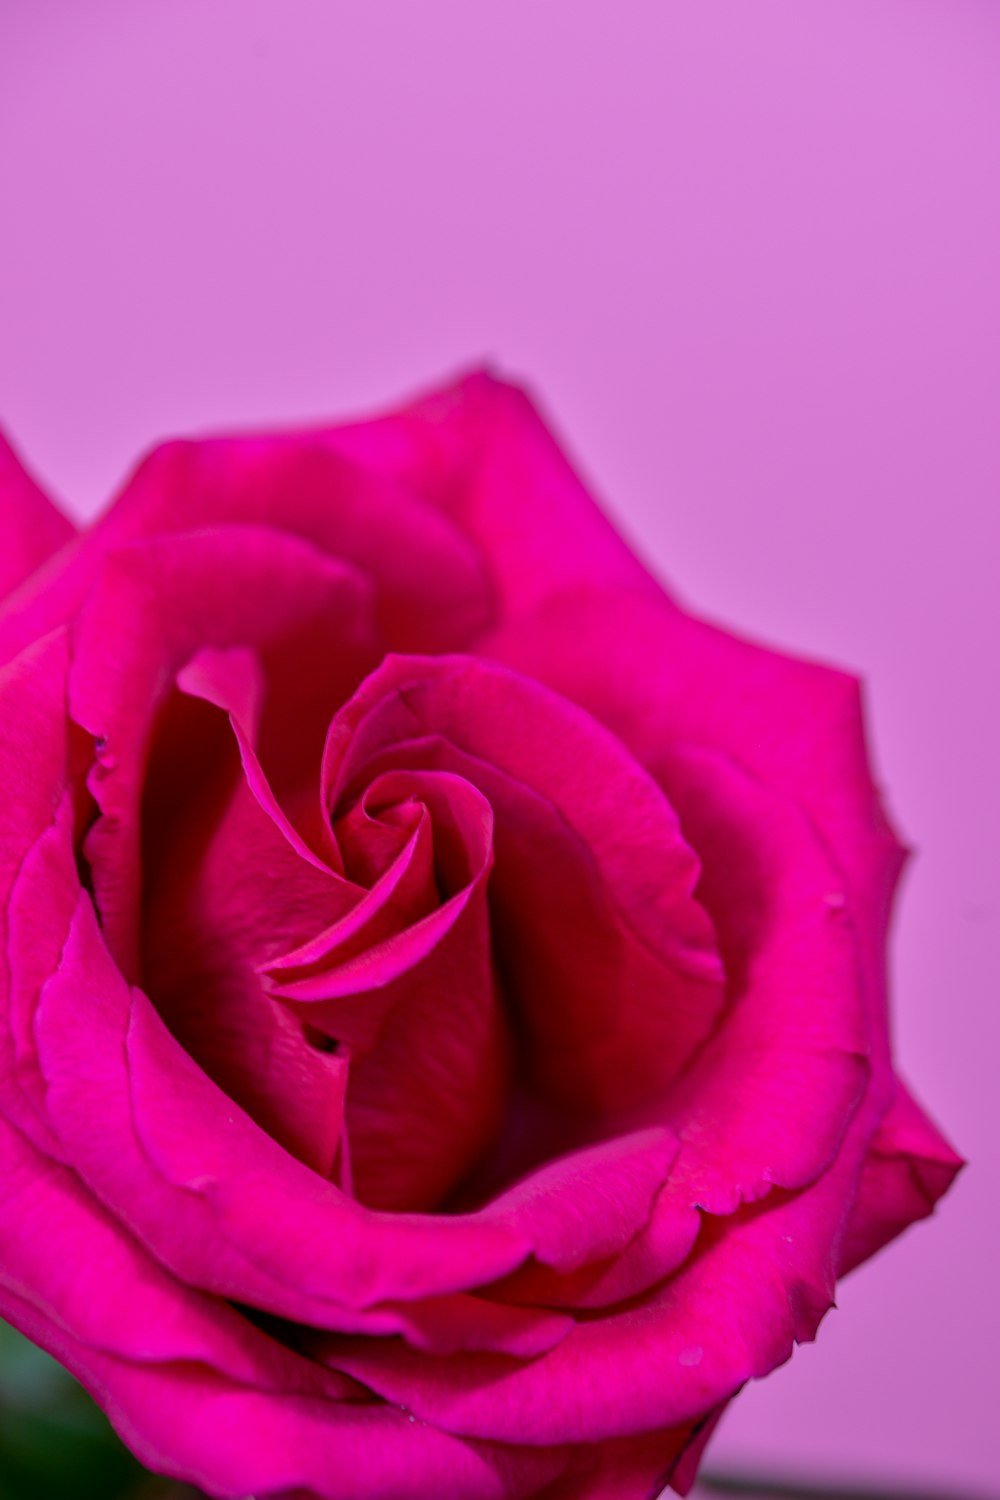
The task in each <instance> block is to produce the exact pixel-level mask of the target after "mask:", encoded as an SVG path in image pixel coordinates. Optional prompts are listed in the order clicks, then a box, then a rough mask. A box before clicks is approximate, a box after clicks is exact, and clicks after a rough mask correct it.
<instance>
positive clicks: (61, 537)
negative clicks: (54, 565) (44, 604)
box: [0, 433, 73, 599]
mask: <svg viewBox="0 0 1000 1500" xmlns="http://www.w3.org/2000/svg"><path fill="white" fill-rule="evenodd" d="M72 536H73V525H72V523H71V522H70V521H69V520H67V518H66V517H65V516H64V515H63V514H62V512H61V511H59V510H57V509H56V507H55V506H54V505H53V504H52V501H51V500H50V499H49V498H48V496H47V495H45V494H44V493H43V492H42V490H41V489H40V488H39V486H38V484H37V483H36V482H35V480H34V479H32V477H31V475H30V474H29V473H28V471H27V470H26V469H25V467H24V465H23V464H22V463H21V460H20V459H19V458H18V456H17V454H16V453H15V452H14V450H13V448H12V447H11V445H10V443H9V442H8V441H7V439H6V438H5V437H4V435H3V433H0V599H2V598H4V596H5V595H8V594H10V593H11V592H12V591H13V590H14V589H16V588H17V586H18V584H20V583H23V582H24V580H25V579H26V578H29V577H30V576H31V575H32V574H33V573H34V572H35V571H36V569H38V568H40V567H41V565H42V563H44V562H45V561H46V560H47V559H48V558H49V557H51V556H52V554H53V553H54V552H58V551H59V549H60V548H61V547H62V546H64V545H65V543H66V542H68V541H69V540H70V538H71V537H72Z"/></svg>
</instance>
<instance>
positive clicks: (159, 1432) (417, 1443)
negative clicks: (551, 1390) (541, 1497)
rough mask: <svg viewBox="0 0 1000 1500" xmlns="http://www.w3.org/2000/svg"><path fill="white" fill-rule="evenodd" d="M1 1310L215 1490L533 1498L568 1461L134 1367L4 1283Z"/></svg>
mask: <svg viewBox="0 0 1000 1500" xmlns="http://www.w3.org/2000/svg"><path fill="white" fill-rule="evenodd" d="M0 1312H2V1313H3V1314H4V1315H5V1316H7V1317H8V1318H9V1319H10V1320H11V1322H13V1323H15V1324H17V1326H19V1327H20V1328H22V1329H23V1330H24V1331H25V1332H26V1333H27V1334H28V1336H29V1337H30V1338H32V1339H34V1340H35V1342H36V1343H39V1344H41V1345H42V1347H43V1348H46V1349H48V1350H49V1352H50V1353H52V1354H54V1355H55V1357H56V1358H57V1359H59V1360H60V1361H61V1362H62V1363H63V1364H64V1365H66V1366H67V1368H68V1369H69V1370H70V1371H71V1372H72V1374H74V1375H75V1376H76V1377H77V1378H78V1379H79V1380H80V1381H82V1383H83V1384H84V1385H85V1386H86V1387H87V1388H88V1389H89V1390H90V1391H91V1393H92V1394H93V1395H94V1396H96V1397H97V1399H98V1400H99V1401H100V1403H101V1405H102V1407H103V1408H104V1409H105V1411H106V1412H107V1414H108V1416H109V1417H110V1419H111V1423H112V1425H113V1426H114V1428H115V1429H116V1431H117V1432H118V1433H119V1435H120V1436H121V1438H122V1439H123V1441H124V1442H125V1443H126V1444H127V1445H128V1446H129V1448H131V1449H132V1451H133V1452H134V1453H135V1454H136V1455H137V1457H138V1458H139V1459H140V1461H141V1462H143V1463H144V1464H146V1466H147V1467H148V1468H151V1469H153V1470H155V1471H156V1472H157V1473H160V1474H163V1475H166V1476H169V1477H171V1478H174V1479H178V1480H181V1481H184V1482H187V1483H190V1484H193V1485H197V1486H198V1488H199V1489H200V1490H204V1491H206V1492H207V1493H208V1494H210V1495H216V1496H223V1497H231V1500H237V1497H244V1496H246V1495H247V1494H248V1493H249V1492H251V1491H253V1492H255V1493H256V1494H259V1495H265V1494H266V1495H272V1494H273V1495H277V1494H283V1495H288V1496H291V1495H293V1494H294V1495H295V1496H297V1497H306V1496H309V1497H316V1500H426V1496H428V1495H430V1494H441V1495H448V1496H449V1500H451V1497H454V1500H507V1497H509V1500H527V1497H529V1496H533V1495H536V1494H537V1493H538V1491H539V1489H540V1488H543V1487H544V1486H545V1485H546V1484H547V1483H549V1481H550V1480H552V1479H553V1477H554V1476H556V1475H558V1474H559V1473H560V1472H561V1471H562V1470H563V1468H564V1467H565V1464H566V1461H567V1459H566V1455H565V1453H564V1452H563V1451H562V1450H559V1449H554V1450H550V1451H549V1452H547V1453H537V1452H531V1451H525V1450H518V1449H511V1448H509V1447H505V1446H501V1447H498V1446H494V1445H490V1444H482V1443H469V1442H465V1441H462V1440H460V1439H455V1438H453V1437H451V1436H450V1435H449V1434H447V1433H442V1432H439V1431H436V1430H435V1429H434V1428H433V1427H429V1426H428V1425H427V1424H425V1423H423V1422H419V1421H418V1420H417V1419H416V1418H415V1417H414V1416H412V1414H410V1413H407V1412H402V1411H398V1410H395V1409H393V1408H390V1407H386V1406H384V1405H382V1404H381V1403H374V1402H366V1401H364V1400H363V1399H361V1400H358V1399H357V1398H354V1399H347V1400H330V1399H323V1398H322V1397H318V1396H315V1395H304V1394H301V1393H299V1392H298V1391H296V1390H294V1389H292V1390H284V1391H278V1392H275V1391H270V1390H268V1391H263V1392H262V1391H259V1390H257V1389H255V1388H252V1387H247V1386H246V1385H242V1384H239V1383H238V1382H236V1381H234V1380H230V1379H225V1380H220V1379H219V1378H218V1376H216V1375H215V1374H214V1373H213V1372H212V1371H210V1370H207V1369H205V1368H203V1367H201V1366H200V1365H198V1364H181V1365H178V1364H174V1363H169V1364H154V1365H142V1366H139V1365H135V1364H132V1363H130V1362H127V1361H124V1360H120V1359H116V1358H114V1357H113V1356H110V1355H105V1354H100V1353H96V1352H94V1351H93V1350H90V1349H85V1348H82V1347H81V1346H80V1345H79V1344H78V1343H77V1341H76V1340H75V1339H73V1338H72V1337H71V1336H70V1335H69V1334H67V1333H66V1332H65V1331H64V1330H63V1329H62V1328H60V1327H58V1326H57V1325H55V1324H53V1323H51V1322H49V1321H48V1320H47V1319H45V1318H44V1317H42V1316H41V1315H39V1314H38V1313H37V1312H36V1311H35V1310H34V1309H33V1308H32V1307H30V1306H28V1305H26V1304H24V1303H22V1302H20V1300H19V1299H18V1298H17V1297H16V1296H14V1295H13V1294H11V1293H6V1292H4V1291H3V1289H2V1288H0Z"/></svg>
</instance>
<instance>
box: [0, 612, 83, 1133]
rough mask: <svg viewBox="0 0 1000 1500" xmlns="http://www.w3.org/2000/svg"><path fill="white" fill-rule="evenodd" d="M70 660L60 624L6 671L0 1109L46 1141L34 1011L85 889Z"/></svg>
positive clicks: (2, 699)
mask: <svg viewBox="0 0 1000 1500" xmlns="http://www.w3.org/2000/svg"><path fill="white" fill-rule="evenodd" d="M68 662H69V653H68V643H67V640H66V633H65V631H57V632H55V633H54V634H53V635H51V636H48V637H46V638H45V639H43V640H41V641H39V642H38V643H37V644H35V645H33V646H31V647H30V648H29V649H28V650H26V651H25V652H24V653H23V654H22V655H21V656H20V657H18V658H17V659H16V660H15V661H13V662H11V663H9V664H8V665H7V666H6V667H5V668H3V670H2V671H0V785H2V786H3V788H4V794H3V796H2V797H0V1111H2V1112H3V1114H5V1115H6V1116H7V1117H8V1118H9V1119H11V1120H14V1121H16V1122H17V1123H18V1125H19V1126H20V1127H21V1129H23V1130H25V1131H27V1132H28V1133H29V1134H30V1136H31V1138H32V1139H33V1140H35V1141H37V1142H39V1143H40V1144H45V1145H47V1146H52V1145H53V1137H52V1132H51V1131H50V1130H49V1128H48V1126H47V1124H46V1122H45V1117H44V1109H43V1107H42V1104H41V1100H40V1095H39V1090H38V1088H37V1087H36V1085H37V1076H36V1073H35V1069H34V1055H35V1047H34V1036H33V1033H32V1029H31V1019H32V1015H33V1012H34V1007H35V1004H36V1002H37V999H38V991H39V989H40V987H41V985H42V984H43V982H44V981H45V979H46V978H47V977H48V975H49V974H50V973H51V972H52V969H53V968H54V967H55V965H56V964H57V963H58V960H59V954H60V951H61V948H62V943H63V940H64V938H65V936H66V931H67V929H68V926H69V922H70V920H71V917H72V914H73V910H74V909H75V906H76V901H77V897H78V895H79V877H78V875H77V871H76V866H75V863H74V860H73V851H72V833H73V812H74V809H73V804H72V798H71V795H70V788H69V759H70V754H71V746H70V726H69V723H68V719H67V711H66V679H67V669H68Z"/></svg>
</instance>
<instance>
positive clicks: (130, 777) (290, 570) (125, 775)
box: [70, 526, 377, 976]
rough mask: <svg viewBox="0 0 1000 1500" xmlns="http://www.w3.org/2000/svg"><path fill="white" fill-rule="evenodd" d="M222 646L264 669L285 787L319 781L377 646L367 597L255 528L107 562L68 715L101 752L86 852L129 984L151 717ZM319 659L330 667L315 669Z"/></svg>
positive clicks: (311, 553) (274, 755) (274, 762)
mask: <svg viewBox="0 0 1000 1500" xmlns="http://www.w3.org/2000/svg"><path fill="white" fill-rule="evenodd" d="M263 600H266V604H267V607H266V609H262V608H261V603H262V601H263ZM122 619H128V620H129V621H130V622H131V628H130V630H129V631H128V632H123V631H122V629H121V621H122ZM231 647H243V648H246V647H252V648H254V650H255V651H256V652H257V654H258V656H259V658H260V661H261V664H262V668H263V672H264V680H265V683H266V685H267V689H268V691H267V697H266V702H265V706H264V712H263V716H262V722H261V730H260V734H261V745H260V753H261V758H262V760H263V761H264V763H265V766H266V767H267V769H268V772H269V774H270V773H271V772H272V771H273V773H274V775H275V776H276V777H277V779H278V781H279V783H282V784H287V783H291V784H294V783H295V780H296V778H297V777H299V776H301V775H309V774H310V773H311V774H312V775H315V764H314V757H318V754H319V748H320V746H321V744H322V739H323V735H324V732H325V729H326V725H327V722H328V721H329V717H330V714H331V713H332V711H333V708H334V706H335V705H336V704H337V703H338V702H340V701H341V700H342V699H343V697H344V695H345V694H346V693H349V692H350V691H351V690H352V689H353V687H354V686H355V684H356V683H357V681H358V680H359V678H360V677H361V675H362V674H363V672H364V671H365V670H366V669H367V667H368V666H369V665H370V664H371V662H372V660H373V659H374V653H375V652H376V649H377V643H376V640H375V637H374V635H373V626H372V619H371V601H370V597H369V591H368V589H367V586H366V584H365V581H364V579H362V578H360V577H359V576H358V575H357V574H356V573H354V572H353V571H352V570H350V569H348V568H345V567H344V566H343V564H340V563H334V562H333V561H331V560H330V559H329V558H325V557H323V556H322V555H321V554H320V553H318V552H316V551H315V549H314V548H311V547H310V546H309V545H308V544H307V543H305V542H302V541H300V540H298V539H297V538H292V537H289V536H286V535H282V534H281V533H280V532H272V531H269V530H267V529H266V528H262V527H257V528H254V527H247V526H243V527H240V526H233V527H230V528H227V529H225V530H222V529H216V530H207V531H200V532H191V533H187V534H184V535H181V536H172V537H166V538H158V539H154V540H151V541H147V542H143V543H136V544H134V545H132V546H130V547H128V548H123V549H121V550H120V551H118V552H116V553H114V554H112V555H111V556H109V557H108V558H106V559H105V561H104V563H103V566H102V569H101V573H100V577H99V580H98V582H97V583H96V585H95V587H94V588H93V589H91V591H90V593H89V594H88V596H87V600H86V603H85V605H84V607H83V610H82V612H81V614H80V616H79V618H78V620H77V622H76V625H75V627H74V631H73V665H72V669H71V678H70V703H71V711H72V714H73V717H74V719H75V720H76V722H77V723H79V724H80V725H82V726H83V728H85V729H86V730H88V731H89V733H91V734H92V735H93V736H94V737H95V740H96V742H97V745H98V753H97V764H96V766H95V768H94V771H93V772H92V774H91V778H90V787H91V790H92V792H93V794H94V797H95V800H96V801H97V804H98V807H99V808H100V811H101V815H102V816H101V817H100V819H99V820H98V822H97V823H96V824H95V826H94V827H93V829H92V830H91V832H90V835H89V837H88V841H87V856H88V859H89V861H90V864H91V867H92V870H93V878H94V888H95V892H96V895H97V900H98V904H99V907H100V911H101V917H102V921H103V923H104V927H105V930H106V932H107V934H108V939H109V942H110V944H111V947H112V951H113V952H114V954H115V956H116V958H117V959H118V961H119V963H120V964H121V965H122V967H123V969H124V970H125V972H126V973H128V974H130V975H133V976H135V975H136V974H137V973H138V955H137V941H138V932H137V922H138V911H137V899H138V892H139V889H140V874H139V831H140V806H141V792H142V787H143V780H144V776H145V772H146V768H147V756H148V752H149V745H150V738H151V734H152V730H153V725H154V721H155V716H156V713H157V710H158V709H159V708H160V707H161V706H162V704H163V702H164V701H165V697H166V694H167V693H168V692H169V691H170V689H171V688H172V686H173V683H174V680H175V677H176V674H177V672H178V671H179V670H180V669H181V668H182V666H183V665H184V664H185V663H186V662H188V661H189V660H190V658H191V657H192V656H193V655H194V654H195V653H196V652H197V651H198V650H200V649H202V648H212V649H214V650H216V651H218V650H224V649H226V648H231ZM317 659H323V660H326V661H329V662H333V663H335V664H336V666H335V670H327V671H324V672H322V673H318V672H317V671H316V669H315V663H316V661H317ZM290 727H291V728H293V729H294V732H293V733H290V732H289V731H290ZM290 756H291V758H289V757H290ZM194 774H195V775H196V774H197V768H195V772H194Z"/></svg>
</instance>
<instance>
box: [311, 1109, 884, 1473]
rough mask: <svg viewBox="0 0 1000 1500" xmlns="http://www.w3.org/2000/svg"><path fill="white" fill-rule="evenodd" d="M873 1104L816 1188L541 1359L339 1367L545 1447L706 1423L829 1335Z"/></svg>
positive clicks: (714, 1226) (403, 1399) (449, 1420)
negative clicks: (818, 1336)
mask: <svg viewBox="0 0 1000 1500" xmlns="http://www.w3.org/2000/svg"><path fill="white" fill-rule="evenodd" d="M871 1113H872V1111H871V1106H870V1105H869V1106H866V1108H865V1110H864V1111H863V1112H861V1113H859V1115H858V1116H857V1117H856V1119H855V1122H854V1125H853V1126H852V1129H851V1131H850V1133H849V1136H848V1139H847V1141H846V1142H845V1145H844V1147H843V1149H842V1150H841V1152H840V1155H839V1156H838V1158H837V1161H836V1162H835V1163H834V1165H833V1167H831V1169H830V1170H829V1171H828V1172H827V1173H825V1174H824V1175H823V1176H822V1177H821V1178H820V1179H819V1180H818V1181H817V1182H816V1183H814V1184H813V1186H812V1187H810V1188H807V1189H805V1190H804V1191H802V1192H801V1193H795V1194H788V1195H780V1197H779V1195H777V1194H773V1195H771V1197H769V1198H767V1199H765V1200H764V1202H763V1203H762V1204H760V1205H758V1206H754V1207H749V1208H744V1209H742V1210H740V1211H739V1213H738V1214H736V1215H734V1216H732V1217H731V1218H729V1219H722V1220H713V1219H708V1220H707V1221H706V1227H705V1230H704V1233H703V1238H702V1241H701V1243H700V1245H699V1248H698V1252H697V1253H696V1254H695V1255H694V1256H693V1257H692V1258H691V1260H690V1262H689V1263H688V1264H687V1265H686V1266H685V1267H684V1268H683V1269H682V1270H681V1271H680V1272H678V1273H677V1275H675V1276H674V1277H673V1278H671V1279H670V1280H669V1281H667V1282H665V1283H664V1284H663V1285H662V1286H661V1287H659V1288H657V1289H656V1290H655V1291H653V1292H651V1293H650V1294H649V1295H647V1296H646V1297H642V1298H637V1299H635V1300H634V1301H633V1302H632V1303H630V1304H626V1305H625V1306H624V1307H623V1308H620V1309H617V1310H615V1311H614V1312H613V1313H612V1314H611V1315H609V1316H607V1317H602V1318H595V1319H588V1320H587V1321H585V1322H581V1323H580V1324H579V1325H578V1326H577V1328H576V1329H575V1330H574V1331H573V1333H571V1334H570V1335H569V1336H568V1337H567V1338H565V1339H563V1341H562V1342H561V1343H560V1344H559V1345H557V1346H556V1347H555V1348H554V1349H552V1350H551V1351H550V1352H549V1353H547V1354H544V1355H542V1356H541V1357H540V1358H539V1359H537V1360H534V1361H532V1362H531V1363H529V1364H523V1363H519V1362H517V1361H513V1360H509V1359H504V1358H503V1357H501V1356H491V1355H486V1354H482V1355H454V1356H452V1357H451V1358H445V1359H438V1360H435V1361H433V1362H428V1361H426V1360H422V1359H420V1358H419V1357H418V1356H416V1355H415V1354H414V1353H413V1352H412V1351H410V1350H407V1349H405V1348H404V1347H402V1346H401V1345H398V1344H396V1345H391V1346H389V1345H386V1346H375V1345H373V1344H372V1343H371V1342H370V1341H358V1340H346V1339H345V1340H343V1341H342V1343H341V1346H340V1348H339V1350H338V1352H337V1354H336V1356H335V1357H334V1358H333V1359H332V1360H331V1364H332V1365H333V1367H334V1368H336V1369H338V1370H340V1371H342V1372H344V1373H347V1374H351V1375H353V1376H354V1377H355V1378H357V1379H360V1380H363V1381H364V1383H365V1384H366V1385H370V1386H371V1387H372V1388H373V1389H374V1390H376V1391H378V1392H379V1394H380V1395H382V1396H384V1397H385V1398H386V1399H387V1400H389V1401H394V1402H399V1403H401V1404H403V1405H405V1406H408V1407H409V1408H411V1409H412V1410H413V1411H415V1412H416V1413H417V1414H418V1415H419V1416H422V1417H424V1418H425V1419H426V1420H428V1421H431V1422H433V1423H434V1424H435V1425H437V1426H441V1427H443V1428H445V1429H446V1430H448V1431H451V1432H460V1433H463V1434H466V1435H475V1436H479V1437H486V1436H489V1437H490V1438H493V1439H497V1440H499V1441H511V1442H513V1441H517V1442H520V1443H527V1444H533V1445H539V1446H545V1445H549V1444H553V1443H560V1442H593V1441H597V1440H600V1439H603V1438H616V1437H622V1436H623V1435H626V1434H629V1433H642V1432H653V1431H656V1430H659V1429H664V1428H670V1427H675V1426H679V1425H683V1424H685V1423H694V1422H697V1421H699V1420H701V1419H702V1418H703V1417H704V1416H705V1415H706V1414H708V1413H710V1412H711V1411H712V1410H713V1409H714V1408H715V1407H716V1406H718V1405H719V1403H720V1402H722V1401H724V1400H726V1399H727V1398H728V1397H729V1396H731V1395H732V1394H733V1393H734V1392H735V1391H736V1390H737V1389H738V1388H739V1387H740V1386H741V1385H742V1384H743V1383H744V1382H745V1381H746V1380H748V1379H750V1378H751V1377H753V1376H760V1375H765V1374H767V1373H768V1372H769V1371H770V1370H772V1369H773V1368H774V1367H775V1366H776V1365H778V1364H781V1363H782V1361H784V1360H785V1359H787V1358H788V1356H789V1355H790V1354H791V1352H792V1347H793V1343H794V1342H795V1341H796V1340H802V1339H809V1338H812V1337H813V1336H814V1335H815V1332H816V1328H817V1326H818V1323H819V1321H820V1319H821V1317H822V1316H823V1314H824V1313H825V1312H826V1310H827V1309H828V1307H829V1306H830V1304H831V1300H832V1294H833V1286H834V1276H835V1268H836V1257H837V1252H838V1248H839V1244H840V1239H841V1235H842V1232H843V1226H844V1220H845V1217H846V1211H847V1207H848V1205H849V1204H850V1202H851V1199H852V1196H853V1193H854V1190H855V1186H856V1182H857V1175H858V1171H859V1167H860V1161H861V1157H862V1155H863V1152H864V1149H865V1145H866V1142H867V1140H868V1137H869V1136H870V1133H871V1128H872V1124H871Z"/></svg>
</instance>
